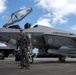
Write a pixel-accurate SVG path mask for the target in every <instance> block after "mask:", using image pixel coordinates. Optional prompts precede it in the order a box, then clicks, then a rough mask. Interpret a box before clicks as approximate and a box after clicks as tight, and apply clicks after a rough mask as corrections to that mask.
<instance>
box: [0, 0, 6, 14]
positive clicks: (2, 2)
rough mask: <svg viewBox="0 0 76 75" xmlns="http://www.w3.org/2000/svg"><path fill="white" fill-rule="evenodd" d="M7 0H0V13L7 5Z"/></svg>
mask: <svg viewBox="0 0 76 75" xmlns="http://www.w3.org/2000/svg"><path fill="white" fill-rule="evenodd" d="M6 3H7V0H0V14H1V13H3V12H4V11H5V10H6V8H7V6H6Z"/></svg>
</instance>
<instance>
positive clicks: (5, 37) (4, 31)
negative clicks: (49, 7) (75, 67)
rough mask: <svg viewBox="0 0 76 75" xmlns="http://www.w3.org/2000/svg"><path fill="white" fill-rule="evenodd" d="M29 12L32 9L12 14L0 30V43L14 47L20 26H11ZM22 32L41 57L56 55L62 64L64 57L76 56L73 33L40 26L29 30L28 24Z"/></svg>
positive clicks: (75, 36) (75, 40)
mask: <svg viewBox="0 0 76 75" xmlns="http://www.w3.org/2000/svg"><path fill="white" fill-rule="evenodd" d="M31 11H32V8H27V9H21V10H18V11H16V12H14V13H13V14H12V15H11V16H10V18H9V19H8V21H7V22H6V23H5V25H4V26H3V28H0V41H2V42H6V43H7V44H8V45H9V44H10V43H11V44H12V45H14V46H15V45H16V39H17V36H18V35H19V28H20V26H18V25H11V24H14V23H15V22H18V21H21V20H22V19H23V18H24V17H26V16H27V15H28V14H29V13H30V12H31ZM10 25H11V26H10ZM24 32H25V34H27V35H28V36H29V38H30V42H31V46H32V48H33V49H34V48H38V49H39V51H38V52H39V54H41V55H49V54H50V53H52V54H57V55H58V58H59V60H60V61H62V62H64V61H65V58H66V56H76V34H75V33H70V32H68V31H63V30H58V29H54V28H51V27H46V26H41V25H35V26H33V27H32V28H30V24H29V23H27V24H26V25H25V28H24Z"/></svg>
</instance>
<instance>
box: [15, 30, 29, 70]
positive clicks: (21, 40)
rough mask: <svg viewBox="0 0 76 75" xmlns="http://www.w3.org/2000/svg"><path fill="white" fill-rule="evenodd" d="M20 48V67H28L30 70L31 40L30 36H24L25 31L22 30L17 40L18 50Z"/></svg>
mask: <svg viewBox="0 0 76 75" xmlns="http://www.w3.org/2000/svg"><path fill="white" fill-rule="evenodd" d="M18 48H19V51H20V66H21V67H22V68H23V67H26V68H27V69H29V66H30V62H29V56H28V51H29V49H30V40H29V38H28V36H27V35H25V34H24V31H23V29H20V35H19V36H18V38H17V40H16V49H18Z"/></svg>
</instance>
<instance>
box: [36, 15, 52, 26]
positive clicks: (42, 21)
mask: <svg viewBox="0 0 76 75" xmlns="http://www.w3.org/2000/svg"><path fill="white" fill-rule="evenodd" d="M50 21H51V20H50V19H49V18H48V16H47V17H46V15H44V16H43V17H41V18H39V19H38V21H37V22H36V23H35V25H36V24H38V25H43V26H48V27H52V25H51V23H50Z"/></svg>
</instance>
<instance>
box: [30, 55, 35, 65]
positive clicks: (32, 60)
mask: <svg viewBox="0 0 76 75" xmlns="http://www.w3.org/2000/svg"><path fill="white" fill-rule="evenodd" d="M29 62H30V64H32V63H33V62H34V58H33V57H32V56H29Z"/></svg>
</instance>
